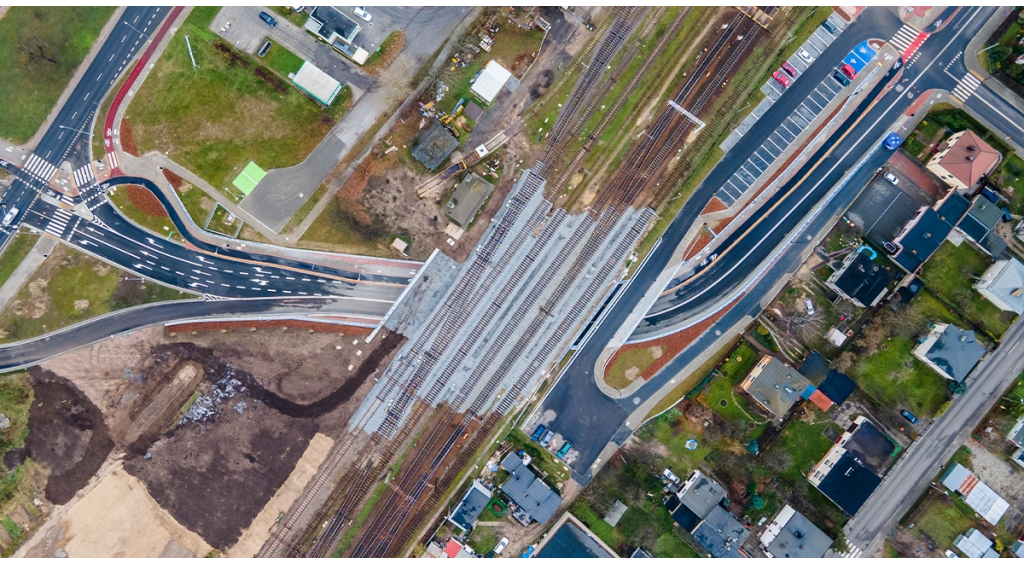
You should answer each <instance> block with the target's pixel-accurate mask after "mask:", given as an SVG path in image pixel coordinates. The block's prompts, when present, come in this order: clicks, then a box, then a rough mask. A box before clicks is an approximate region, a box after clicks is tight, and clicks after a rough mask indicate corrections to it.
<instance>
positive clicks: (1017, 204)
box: [992, 155, 1024, 215]
mask: <svg viewBox="0 0 1024 564" xmlns="http://www.w3.org/2000/svg"><path fill="white" fill-rule="evenodd" d="M992 179H993V181H995V183H996V184H998V185H999V186H1000V187H1002V188H1004V189H1009V190H1012V193H1011V194H1008V195H1009V196H1010V211H1011V212H1012V213H1014V214H1017V215H1022V214H1024V159H1022V158H1020V157H1019V156H1018V155H1009V156H1008V157H1006V158H1004V159H1003V162H1002V164H1001V165H1000V166H999V169H998V170H996V172H995V173H994V174H993V175H992Z"/></svg>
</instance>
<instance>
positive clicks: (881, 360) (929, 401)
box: [850, 337, 949, 417]
mask: <svg viewBox="0 0 1024 564" xmlns="http://www.w3.org/2000/svg"><path fill="white" fill-rule="evenodd" d="M885 344H886V345H888V349H886V350H880V351H878V352H876V353H875V354H873V355H870V356H867V357H860V358H859V359H858V361H857V362H856V363H855V364H854V365H853V368H852V369H851V370H850V376H851V377H852V378H853V379H854V380H856V381H857V385H859V386H860V388H861V389H862V390H864V392H865V393H867V394H868V395H870V396H871V397H873V398H875V400H877V401H878V402H879V403H881V404H882V405H885V406H888V407H892V408H899V407H906V408H907V409H909V410H910V411H912V412H914V413H916V414H917V415H918V416H921V415H922V414H923V415H924V416H927V417H931V416H933V415H934V414H935V412H936V411H938V409H939V407H941V406H942V404H944V403H946V400H947V399H949V386H948V381H947V380H946V379H945V378H943V377H942V376H939V374H938V373H937V372H935V371H934V370H932V369H931V368H928V367H927V366H925V365H924V364H923V363H922V362H921V361H919V360H917V359H916V358H914V356H913V355H912V354H911V351H912V350H913V349H914V347H915V346H916V345H917V343H915V342H913V341H910V340H908V339H904V338H901V337H892V338H891V339H889V340H887V341H886V343H885Z"/></svg>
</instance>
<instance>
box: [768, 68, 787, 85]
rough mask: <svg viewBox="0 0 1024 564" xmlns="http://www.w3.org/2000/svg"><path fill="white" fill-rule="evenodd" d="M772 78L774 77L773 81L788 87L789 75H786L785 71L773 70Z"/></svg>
mask: <svg viewBox="0 0 1024 564" xmlns="http://www.w3.org/2000/svg"><path fill="white" fill-rule="evenodd" d="M772 78H774V79H775V82H778V83H779V84H781V85H782V86H783V87H786V88H789V77H788V76H786V75H785V73H783V72H782V71H775V72H773V73H772Z"/></svg>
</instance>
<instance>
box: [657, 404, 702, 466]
mask: <svg viewBox="0 0 1024 564" xmlns="http://www.w3.org/2000/svg"><path fill="white" fill-rule="evenodd" d="M672 413H673V410H669V411H668V412H666V414H665V415H663V416H661V417H659V418H658V419H656V420H654V421H652V422H651V423H648V425H653V427H652V430H653V433H654V437H655V438H656V439H658V442H660V443H661V444H662V445H664V446H665V448H667V449H668V450H669V452H670V453H671V454H672V461H673V462H674V464H670V465H669V467H670V468H672V471H673V472H675V473H676V474H677V475H679V476H685V475H687V474H689V473H690V471H691V470H693V469H695V468H698V467H699V466H700V463H701V462H703V461H704V459H705V458H707V456H708V455H709V454H710V453H711V451H712V450H714V449H715V448H716V447H717V445H715V444H712V443H710V442H709V441H706V440H704V429H703V428H689V429H687V428H684V429H681V430H677V429H676V428H674V427H673V425H671V424H669V419H670V415H672ZM677 413H678V412H677ZM673 418H674V417H673ZM690 439H694V440H696V441H697V448H695V449H693V450H690V449H688V448H686V442H687V441H688V440H690Z"/></svg>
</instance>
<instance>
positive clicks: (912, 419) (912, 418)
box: [900, 409, 921, 425]
mask: <svg viewBox="0 0 1024 564" xmlns="http://www.w3.org/2000/svg"><path fill="white" fill-rule="evenodd" d="M900 415H902V416H903V418H904V419H906V420H907V421H910V422H911V423H913V424H914V425H917V424H918V423H920V422H921V420H920V419H918V418H917V416H916V415H914V414H913V413H911V412H909V411H907V410H906V409H901V410H900Z"/></svg>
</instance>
